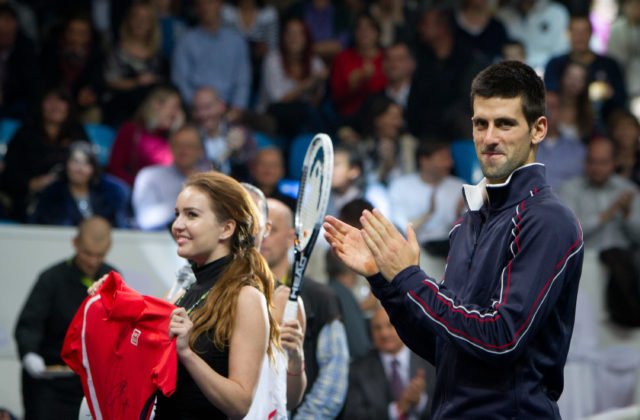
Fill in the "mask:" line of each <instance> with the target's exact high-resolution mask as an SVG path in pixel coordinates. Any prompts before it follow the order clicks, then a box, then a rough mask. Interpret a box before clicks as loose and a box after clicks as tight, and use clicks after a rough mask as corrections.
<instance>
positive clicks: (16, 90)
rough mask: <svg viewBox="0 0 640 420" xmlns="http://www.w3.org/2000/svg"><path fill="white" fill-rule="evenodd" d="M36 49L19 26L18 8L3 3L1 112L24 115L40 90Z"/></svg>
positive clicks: (0, 21) (0, 9)
mask: <svg viewBox="0 0 640 420" xmlns="http://www.w3.org/2000/svg"><path fill="white" fill-rule="evenodd" d="M38 76H39V75H38V65H37V58H36V53H35V48H34V46H33V44H32V42H31V41H30V40H29V39H28V38H26V37H25V36H24V35H23V34H22V32H21V31H20V28H19V26H18V15H17V14H16V11H15V9H14V8H13V7H12V6H11V5H9V4H7V3H2V4H0V115H1V116H3V117H11V118H24V117H25V116H26V115H27V114H28V113H29V111H31V108H32V107H33V106H34V105H35V104H36V101H37V95H38V93H39V92H40V91H39V84H40V83H39V81H40V78H39V77H38Z"/></svg>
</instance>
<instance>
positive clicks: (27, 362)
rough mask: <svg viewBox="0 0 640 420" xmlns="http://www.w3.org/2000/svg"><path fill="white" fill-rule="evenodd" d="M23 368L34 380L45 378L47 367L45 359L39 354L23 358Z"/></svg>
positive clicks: (31, 354) (28, 354)
mask: <svg viewBox="0 0 640 420" xmlns="http://www.w3.org/2000/svg"><path fill="white" fill-rule="evenodd" d="M22 366H23V367H24V370H26V371H27V373H28V374H29V375H31V377H32V378H36V379H39V378H44V377H45V372H46V370H47V367H46V366H45V364H44V359H43V358H42V356H40V355H39V354H37V353H27V354H25V355H24V357H23V358H22Z"/></svg>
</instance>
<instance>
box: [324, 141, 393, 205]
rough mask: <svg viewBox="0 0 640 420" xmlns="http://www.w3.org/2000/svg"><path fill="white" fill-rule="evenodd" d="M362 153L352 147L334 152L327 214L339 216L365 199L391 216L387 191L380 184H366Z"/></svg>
mask: <svg viewBox="0 0 640 420" xmlns="http://www.w3.org/2000/svg"><path fill="white" fill-rule="evenodd" d="M363 165H364V164H363V160H362V156H361V155H360V153H359V152H358V151H357V150H356V149H355V148H354V147H352V146H348V145H337V146H334V150H333V177H332V179H331V196H330V198H329V205H328V208H327V214H330V215H332V216H337V215H338V214H339V213H340V211H341V209H342V207H343V206H344V205H345V204H347V203H348V202H350V201H351V200H354V199H356V198H364V199H366V200H367V201H369V202H370V203H371V204H373V206H374V207H376V208H377V209H378V210H380V211H381V212H382V213H383V214H387V215H388V214H389V212H390V210H391V209H390V205H389V198H388V193H387V190H386V188H385V187H384V186H382V185H380V184H369V185H367V184H366V179H365V177H364V174H363V171H364V166H363Z"/></svg>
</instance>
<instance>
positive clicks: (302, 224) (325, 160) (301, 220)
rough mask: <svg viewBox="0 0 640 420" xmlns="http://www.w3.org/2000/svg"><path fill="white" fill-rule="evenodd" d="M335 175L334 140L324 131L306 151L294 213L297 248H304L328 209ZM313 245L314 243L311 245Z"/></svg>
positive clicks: (316, 136) (301, 249)
mask: <svg viewBox="0 0 640 420" xmlns="http://www.w3.org/2000/svg"><path fill="white" fill-rule="evenodd" d="M332 176H333V143H332V142H331V138H330V137H329V136H328V135H326V134H324V133H319V134H316V135H315V136H314V137H313V139H312V140H311V143H310V144H309V147H308V148H307V153H306V154H305V157H304V161H303V164H302V175H301V177H300V189H299V191H298V201H297V204H296V213H295V223H294V227H295V233H296V241H295V247H296V249H297V250H298V251H303V250H305V248H306V247H307V245H308V244H309V241H310V240H311V238H312V237H313V236H314V235H313V230H314V229H315V228H318V229H319V228H320V226H321V225H322V221H323V219H324V216H325V214H326V212H327V206H328V204H329V195H330V194H331V178H332ZM312 246H313V245H312Z"/></svg>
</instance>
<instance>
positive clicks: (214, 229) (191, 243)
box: [171, 187, 235, 265]
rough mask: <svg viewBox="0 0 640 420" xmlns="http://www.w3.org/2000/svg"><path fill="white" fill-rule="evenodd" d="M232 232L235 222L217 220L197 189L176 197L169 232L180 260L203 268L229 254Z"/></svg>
mask: <svg viewBox="0 0 640 420" xmlns="http://www.w3.org/2000/svg"><path fill="white" fill-rule="evenodd" d="M234 230H235V221H233V220H227V221H223V220H220V219H219V217H218V216H217V215H216V213H215V212H214V211H213V203H212V202H211V199H210V198H209V196H208V195H207V194H205V193H203V192H202V191H200V190H199V189H198V188H195V187H186V188H184V189H183V190H182V191H181V192H180V194H179V195H178V199H177V200H176V218H175V220H174V222H173V225H172V226H171V233H172V234H173V237H174V239H175V240H176V243H177V244H178V255H179V256H181V257H182V258H185V259H188V260H190V261H193V262H195V263H196V264H197V265H204V264H206V263H208V262H211V261H214V260H216V259H218V258H221V257H224V256H225V255H228V254H229V243H228V240H229V238H230V237H231V235H232V234H233V232H234Z"/></svg>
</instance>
